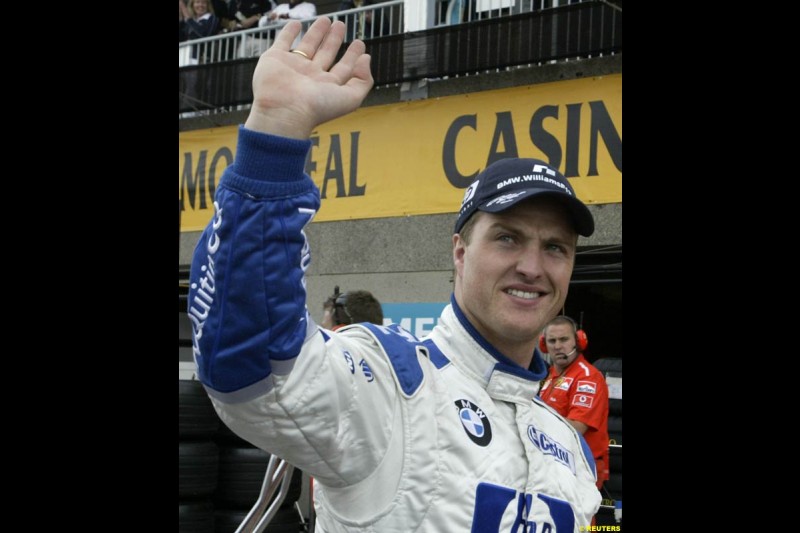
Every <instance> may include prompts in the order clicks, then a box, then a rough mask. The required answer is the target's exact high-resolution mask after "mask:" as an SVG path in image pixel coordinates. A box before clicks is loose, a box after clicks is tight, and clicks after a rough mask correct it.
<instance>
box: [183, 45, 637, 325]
mask: <svg viewBox="0 0 800 533" xmlns="http://www.w3.org/2000/svg"><path fill="white" fill-rule="evenodd" d="M620 72H622V55H621V54H618V55H615V56H609V57H601V58H594V59H587V60H579V61H570V62H568V63H559V64H552V65H546V66H539V67H530V68H520V69H515V70H512V71H507V72H501V73H493V74H487V75H476V76H468V77H462V78H455V79H450V80H437V81H428V82H427V83H425V84H421V85H420V86H418V87H412V88H411V90H405V91H404V90H403V89H404V88H403V87H390V88H378V89H374V90H373V91H372V92H371V93H370V95H369V96H368V97H367V100H366V101H365V103H364V105H365V106H371V105H382V104H387V103H396V102H400V101H403V100H407V99H411V98H417V97H428V98H432V97H439V96H449V95H454V94H464V93H470V92H476V91H485V90H490V89H501V88H506V87H514V86H518V85H531V84H535V83H544V82H551V81H558V80H569V79H576V78H581V77H589V76H600V75H605V74H614V73H620ZM246 116H247V112H246V111H243V112H237V113H231V114H228V115H224V116H222V115H220V116H213V120H214V122H215V123H216V124H218V125H219V126H224V125H231V124H240V123H243V122H244V120H245V118H246ZM208 127H210V126H209V122H208V120H207V119H203V118H196V119H187V120H183V121H181V124H180V129H181V131H188V130H193V129H200V128H208ZM458 207H459V206H458V205H454V206H453V214H448V215H429V216H416V217H399V218H382V219H368V220H352V221H336V222H314V223H312V224H311V225H310V226H309V228H308V231H307V235H308V239H309V244H310V245H311V258H312V259H311V261H312V262H311V266H310V268H309V270H308V278H307V280H308V285H307V287H308V297H309V300H308V302H309V310H310V311H311V314H312V316H313V317H314V319H315V320H317V321H320V320H321V319H322V302H323V301H324V300H325V298H327V297H328V296H330V295H331V294H332V293H333V288H334V286H335V285H339V287H340V289H341V290H342V291H347V290H352V289H366V290H369V291H371V292H373V293H374V294H375V296H376V297H377V298H378V299H379V300H380V301H381V302H443V301H447V300H449V298H450V293H451V292H452V288H453V284H452V278H453V261H452V240H451V239H452V234H453V224H454V223H455V213H456V210H457V209H458ZM590 209H591V210H592V214H593V215H594V217H595V226H596V230H595V233H594V235H592V237H590V238H588V239H586V238H581V239H580V240H579V241H578V245H579V246H587V245H592V246H594V245H620V244H622V204H601V205H593V206H590ZM199 236H200V233H199V232H187V233H183V234H182V235H181V240H180V264H181V265H187V264H189V263H190V261H191V254H192V250H193V249H194V246H195V245H196V243H197V240H198V238H199Z"/></svg>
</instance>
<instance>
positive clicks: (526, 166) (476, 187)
mask: <svg viewBox="0 0 800 533" xmlns="http://www.w3.org/2000/svg"><path fill="white" fill-rule="evenodd" d="M545 195H546V196H551V197H554V198H557V199H559V200H561V201H562V203H563V204H564V206H565V207H566V208H567V210H568V211H569V213H570V216H571V217H572V224H573V226H574V227H575V231H576V232H577V233H578V234H579V235H583V236H584V237H588V236H590V235H591V234H592V233H594V218H593V217H592V213H591V212H590V211H589V208H588V207H586V205H585V204H584V203H583V202H581V201H580V200H578V197H577V196H575V190H574V189H573V188H572V185H570V183H569V181H567V178H565V177H564V175H563V174H562V173H561V172H559V171H558V170H556V169H555V168H553V167H551V166H550V165H548V164H547V163H545V162H544V161H542V160H540V159H527V158H516V157H514V158H508V159H501V160H500V161H495V162H494V163H492V164H491V165H489V166H488V167H486V168H485V169H484V171H483V172H481V173H480V174H478V177H477V179H476V180H475V181H474V182H472V185H470V186H469V187H467V190H466V192H465V193H464V199H463V200H462V201H461V210H460V211H459V212H458V219H457V220H456V228H455V233H458V232H459V231H461V228H462V227H463V226H464V223H465V222H466V221H467V219H469V217H471V216H472V215H473V213H475V211H479V210H480V211H486V212H489V213H499V212H501V211H505V210H506V209H508V208H509V207H511V206H513V205H515V204H516V203H517V202H521V201H522V200H525V199H527V198H532V197H534V196H545Z"/></svg>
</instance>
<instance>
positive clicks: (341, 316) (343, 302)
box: [328, 285, 353, 326]
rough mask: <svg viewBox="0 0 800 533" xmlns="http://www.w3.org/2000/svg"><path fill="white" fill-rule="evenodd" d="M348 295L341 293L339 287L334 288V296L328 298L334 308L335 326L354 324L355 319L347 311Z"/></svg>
mask: <svg viewBox="0 0 800 533" xmlns="http://www.w3.org/2000/svg"><path fill="white" fill-rule="evenodd" d="M347 294H348V293H346V292H339V286H338V285H336V286H335V287H334V288H333V296H331V297H330V298H328V303H329V304H331V305H332V306H333V322H334V325H336V326H339V325H348V324H352V323H353V317H352V315H351V314H350V311H348V310H347Z"/></svg>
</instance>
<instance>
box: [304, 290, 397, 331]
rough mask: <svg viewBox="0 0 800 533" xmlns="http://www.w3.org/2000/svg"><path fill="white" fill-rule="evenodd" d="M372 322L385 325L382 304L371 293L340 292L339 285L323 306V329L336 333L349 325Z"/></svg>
mask: <svg viewBox="0 0 800 533" xmlns="http://www.w3.org/2000/svg"><path fill="white" fill-rule="evenodd" d="M359 322H371V323H372V324H378V325H379V326H382V325H383V309H382V308H381V303H380V302H379V301H378V299H377V298H375V296H373V295H372V293H371V292H369V291H363V290H361V291H349V292H345V293H341V292H339V286H338V285H337V286H336V287H335V288H334V290H333V296H331V297H330V298H328V299H327V300H325V303H324V304H323V316H322V323H321V324H320V325H321V326H322V327H323V328H326V329H330V330H333V331H336V330H337V329H339V328H341V327H344V326H347V325H349V324H357V323H359Z"/></svg>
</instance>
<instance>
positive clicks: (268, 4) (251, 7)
mask: <svg viewBox="0 0 800 533" xmlns="http://www.w3.org/2000/svg"><path fill="white" fill-rule="evenodd" d="M235 2H236V3H235V8H233V9H232V10H233V18H235V19H236V21H237V22H236V24H235V25H234V28H233V31H237V30H248V29H250V28H255V27H257V26H258V22H259V20H261V18H262V17H263V16H264V15H265V14H267V13H269V12H270V11H272V9H274V7H275V2H274V1H273V0H235ZM266 33H267V32H253V33H249V34H247V36H246V37H244V38H243V39H242V40H241V44H240V46H239V57H240V58H244V57H258V56H260V55H261V54H262V53H263V52H264V50H266V49H267V46H268V44H269V41H268V36H267V35H266Z"/></svg>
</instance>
